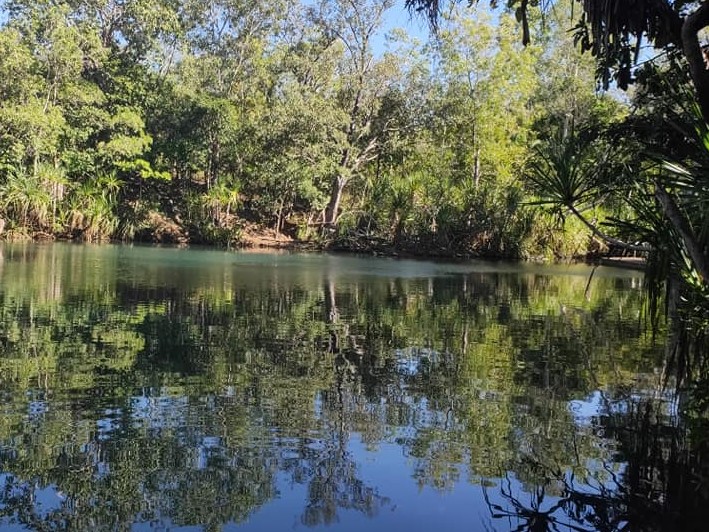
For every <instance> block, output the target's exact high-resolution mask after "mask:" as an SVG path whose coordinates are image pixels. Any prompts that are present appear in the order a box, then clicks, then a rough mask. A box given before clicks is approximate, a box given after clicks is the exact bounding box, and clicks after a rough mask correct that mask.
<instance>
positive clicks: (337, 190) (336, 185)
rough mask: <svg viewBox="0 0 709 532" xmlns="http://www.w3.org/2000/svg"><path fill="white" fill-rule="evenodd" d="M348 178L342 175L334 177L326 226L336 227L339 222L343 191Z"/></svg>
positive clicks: (326, 214) (326, 211) (326, 210)
mask: <svg viewBox="0 0 709 532" xmlns="http://www.w3.org/2000/svg"><path fill="white" fill-rule="evenodd" d="M346 184H347V180H346V179H345V178H344V177H342V176H339V175H338V176H335V177H333V178H332V191H331V192H330V201H329V202H328V204H327V208H326V209H325V220H324V222H325V226H326V227H334V226H335V225H336V224H337V216H338V214H339V211H340V202H341V201H342V192H343V191H344V190H345V185H346Z"/></svg>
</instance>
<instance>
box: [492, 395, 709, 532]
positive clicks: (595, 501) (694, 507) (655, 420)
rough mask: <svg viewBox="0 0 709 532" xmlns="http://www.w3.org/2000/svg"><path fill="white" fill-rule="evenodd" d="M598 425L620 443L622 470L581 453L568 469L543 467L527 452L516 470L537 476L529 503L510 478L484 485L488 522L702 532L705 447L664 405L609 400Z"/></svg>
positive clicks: (707, 517) (707, 479) (708, 476)
mask: <svg viewBox="0 0 709 532" xmlns="http://www.w3.org/2000/svg"><path fill="white" fill-rule="evenodd" d="M596 421H597V423H598V424H597V426H596V430H598V431H599V432H603V434H604V437H605V438H608V439H609V441H617V442H618V448H617V453H618V454H617V455H616V456H615V460H617V461H619V462H621V463H623V464H624V465H623V467H622V468H618V467H614V466H612V465H611V464H610V463H604V462H589V461H588V460H583V459H582V458H585V456H584V455H582V454H581V455H579V457H578V459H579V462H577V463H576V464H575V467H572V468H568V467H565V466H564V465H563V464H558V463H557V464H554V463H550V462H546V463H545V462H544V461H543V459H540V458H539V457H538V456H540V455H538V454H537V453H536V452H534V451H533V452H532V453H531V454H530V455H527V456H525V457H524V460H523V462H525V463H524V464H519V465H518V466H517V467H516V468H515V470H516V471H518V472H519V471H522V470H525V469H527V470H530V469H531V470H533V471H534V472H535V474H534V475H535V476H536V477H537V480H536V483H533V485H531V486H530V485H528V487H527V489H526V492H527V493H528V494H529V497H528V499H524V500H523V498H522V497H520V496H519V494H518V491H519V487H518V488H517V489H516V490H515V488H514V486H515V485H517V486H521V485H520V484H519V482H518V481H517V480H516V479H515V482H512V481H510V479H509V478H505V479H503V480H502V481H501V482H499V484H497V486H496V488H490V487H485V488H483V490H484V495H485V500H486V502H487V503H488V506H489V508H490V515H491V517H492V518H493V519H504V520H505V521H506V522H510V520H512V521H511V522H514V523H515V524H516V525H517V528H516V529H517V530H545V531H546V530H569V529H570V530H584V531H592V530H601V531H616V530H648V531H654V530H657V531H659V530H690V531H691V530H696V531H699V530H706V523H707V522H709V471H708V468H707V452H706V451H707V449H706V446H705V445H703V444H701V443H700V444H699V445H697V441H692V439H691V438H689V437H688V433H687V431H686V430H685V427H681V426H678V424H677V421H678V417H677V414H676V412H675V413H671V414H670V413H668V410H667V403H666V402H665V401H660V400H657V399H653V398H651V397H650V398H643V399H641V400H638V398H634V399H630V398H627V397H626V398H622V399H616V400H613V401H607V402H606V408H605V409H604V410H603V412H601V413H600V415H599V416H598V418H597V420H596ZM541 455H543V453H542V454H541ZM550 488H551V489H550ZM491 492H494V495H495V497H496V500H492V499H491V497H490V493H491Z"/></svg>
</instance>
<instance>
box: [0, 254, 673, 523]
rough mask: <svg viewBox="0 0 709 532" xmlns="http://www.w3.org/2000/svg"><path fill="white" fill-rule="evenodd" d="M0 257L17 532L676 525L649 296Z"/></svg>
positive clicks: (401, 269) (293, 264)
mask: <svg viewBox="0 0 709 532" xmlns="http://www.w3.org/2000/svg"><path fill="white" fill-rule="evenodd" d="M0 251H1V253H2V261H0V346H1V351H0V409H2V411H1V412H0V528H2V529H8V530H11V529H18V530H19V529H26V528H34V529H53V530H54V529H65V528H70V529H72V530H101V529H105V530H117V529H133V530H148V529H159V530H165V529H170V530H204V529H207V530H219V529H224V530H230V529H239V530H264V531H278V530H293V529H295V530H305V529H311V528H323V527H327V529H328V530H333V531H344V530H365V529H366V530H372V531H377V530H387V531H389V530H408V531H415V530H422V531H423V530H436V529H439V530H446V531H457V530H466V531H471V530H510V529H520V530H526V529H535V530H547V529H554V527H557V528H558V529H560V530H566V529H569V528H565V527H567V526H571V527H573V528H570V529H572V530H595V529H605V530H614V529H620V528H622V527H623V526H626V525H628V523H629V522H632V521H633V519H642V518H644V517H647V508H656V507H657V504H660V506H662V504H663V502H662V501H663V497H664V496H665V495H666V494H663V489H665V488H667V486H665V485H664V484H662V482H659V484H658V482H654V481H653V479H652V478H651V479H650V481H649V482H650V485H649V487H648V486H645V484H642V483H640V482H636V483H634V475H635V476H637V475H636V472H637V471H639V470H640V469H642V464H643V462H642V460H643V459H644V458H642V457H641V458H638V457H637V456H636V454H637V453H638V445H637V438H636V437H635V436H633V435H638V434H645V433H647V426H644V425H642V423H643V420H644V419H645V418H646V417H647V416H645V412H646V409H648V408H652V418H653V419H654V420H658V419H662V420H669V421H668V425H669V426H672V424H673V423H675V422H676V417H677V416H676V415H675V413H674V410H675V401H674V400H673V398H672V396H671V395H669V394H667V393H665V392H662V390H661V388H660V387H658V382H659V372H660V369H659V368H660V367H661V351H662V349H661V346H662V339H661V338H658V337H653V335H652V334H650V333H649V332H648V330H647V323H646V320H645V319H644V317H643V314H642V304H641V303H642V295H643V293H642V277H641V275H640V274H639V273H637V272H631V271H623V270H615V269H607V268H598V269H595V270H593V269H591V268H589V267H585V266H555V267H539V266H532V265H510V264H496V263H483V262H465V263H454V264H451V263H434V262H423V261H407V260H392V259H380V258H357V257H349V256H336V255H325V254H273V253H270V254H269V253H261V254H260V253H233V252H221V251H210V250H186V249H158V248H149V247H127V246H79V245H69V244H52V245H33V244H23V245H9V244H4V245H2V246H1V247H0ZM638 405H642V406H638ZM648 405H652V407H650V406H648ZM628 435H630V436H628ZM660 450H661V449H660ZM638 464H640V465H638ZM646 476H647V475H646ZM643 486H645V487H643ZM638 497H642V498H644V499H643V500H645V501H646V504H645V506H644V507H643V509H642V513H644V514H645V515H644V516H640V517H638V514H639V512H638V511H637V510H636V509H634V508H633V506H632V504H630V503H629V502H628V501H629V500H631V499H633V500H634V499H637V498H638ZM658 501H660V502H659V503H658ZM664 510H666V508H665V509H663V508H660V511H661V512H663V513H666V512H665V511H664ZM535 527H537V528H535Z"/></svg>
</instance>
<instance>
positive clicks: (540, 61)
mask: <svg viewBox="0 0 709 532" xmlns="http://www.w3.org/2000/svg"><path fill="white" fill-rule="evenodd" d="M392 7H395V8H396V9H397V10H398V12H399V13H404V14H405V16H407V17H408V14H406V12H405V11H402V8H403V4H402V5H397V6H393V2H392V1H390V0H383V1H382V0H337V1H325V2H320V3H317V2H298V1H297V0H268V1H266V2H243V1H241V0H217V1H211V2H190V1H187V0H162V1H160V2H152V1H151V2H148V1H146V0H126V1H118V0H85V1H84V0H72V1H62V2H43V1H39V0H21V1H11V2H6V3H5V5H4V13H5V17H4V24H3V27H2V29H1V30H0V130H1V131H2V135H1V136H0V200H1V201H0V203H1V204H2V210H1V211H0V217H2V219H3V222H4V230H3V236H4V237H5V238H8V239H17V238H28V237H35V238H37V237H39V238H42V237H44V238H71V239H80V240H85V241H99V240H107V239H118V240H143V241H152V242H178V243H185V242H190V243H205V244H217V245H239V244H240V243H241V244H244V243H248V237H249V235H250V234H252V233H253V232H257V233H259V232H260V233H261V234H263V233H264V232H265V233H266V234H270V235H271V236H274V237H277V236H278V235H284V238H285V237H289V238H294V239H299V240H304V241H309V242H313V243H317V244H318V245H324V246H334V247H339V248H345V249H355V250H375V251H376V250H387V249H389V250H392V249H395V250H401V251H408V252H424V253H427V254H439V255H486V256H510V257H541V256H546V257H554V256H556V257H569V256H579V255H583V254H586V253H587V252H588V251H591V250H594V249H597V248H598V247H599V246H602V245H603V244H604V243H606V244H607V241H605V240H604V238H602V237H601V236H599V235H596V236H592V233H591V232H590V231H589V230H587V229H586V228H584V226H583V221H580V220H578V219H576V217H573V216H571V217H568V216H566V214H565V213H564V212H562V211H561V210H560V209H558V208H556V207H553V206H552V207H551V208H550V207H540V206H538V204H540V203H544V201H545V198H544V197H543V195H540V190H539V187H538V186H537V185H536V184H535V183H536V181H535V169H537V170H539V165H540V164H541V165H544V164H547V163H548V161H547V159H545V158H544V157H540V154H548V153H549V152H550V150H551V151H554V150H558V148H559V146H562V147H563V148H564V149H567V151H568V148H569V146H573V147H574V149H575V148H577V147H578V144H579V143H583V144H584V150H582V151H581V152H579V153H581V155H580V156H579V157H578V160H577V161H576V162H575V164H578V166H579V168H578V169H577V170H578V173H580V174H583V173H584V172H588V171H590V170H594V171H595V170H598V169H599V168H603V169H605V168H606V167H607V166H609V165H608V164H606V163H607V162H608V161H610V160H612V161H613V162H614V163H616V162H617V161H618V157H615V155H616V152H617V143H616V142H614V139H613V138H612V136H609V134H608V133H607V132H608V131H609V130H610V129H612V128H613V127H620V125H622V124H623V123H624V121H627V120H628V119H629V118H628V117H630V116H632V115H633V113H632V111H633V105H632V103H633V102H632V101H631V99H629V98H628V97H627V96H625V95H624V96H622V97H619V96H618V95H617V94H615V95H614V94H608V93H606V92H600V91H598V88H599V87H598V84H597V83H596V79H595V68H596V67H595V63H594V58H593V57H592V56H591V55H590V54H581V52H579V51H578V50H576V49H575V48H574V46H573V38H574V36H573V34H572V33H570V32H569V31H568V29H569V28H570V27H571V26H572V24H573V22H574V18H573V16H574V15H573V13H572V11H571V10H570V9H568V8H567V6H562V5H559V6H558V8H557V9H555V10H554V11H553V12H549V13H547V14H545V16H544V17H536V19H535V20H532V21H531V26H532V30H531V31H533V32H534V37H535V38H534V39H533V41H532V44H531V45H527V46H525V45H524V44H523V42H522V39H521V38H520V28H519V24H518V23H517V21H516V20H515V16H514V14H513V13H507V12H504V11H499V10H491V9H489V8H487V6H482V5H481V6H478V7H477V8H474V9H472V10H471V9H470V8H465V7H462V6H451V8H450V9H448V10H447V11H446V12H445V13H444V14H443V15H442V18H441V19H440V21H439V24H438V31H437V32H435V33H431V34H430V37H429V32H428V31H427V30H426V31H423V32H420V33H421V34H422V35H425V36H426V37H425V39H416V38H413V37H409V36H407V34H406V32H405V31H403V30H389V31H386V32H385V29H386V28H388V27H390V26H391V18H390V17H391V15H390V14H389V10H391V9H392ZM414 16H415V15H414ZM403 22H405V21H402V23H403ZM640 92H641V91H638V93H637V94H636V95H635V96H633V98H640V97H642V96H641V95H640ZM647 92H648V91H645V93H643V94H644V95H647V94H646V93H647ZM649 92H650V93H651V92H652V91H651V90H649ZM604 135H605V136H604ZM623 164H624V165H625V166H627V165H628V164H629V163H628V161H625V160H623ZM616 166H617V165H616ZM608 169H609V170H610V168H608ZM581 177H582V176H581ZM584 209H585V216H586V218H587V219H588V220H594V221H597V222H600V221H602V220H605V219H606V218H607V217H608V216H612V217H617V218H620V217H623V215H626V214H627V212H626V211H627V209H628V207H627V205H625V204H622V203H619V202H618V201H614V200H613V199H612V198H611V196H609V195H605V196H603V195H597V196H596V197H594V199H593V201H590V202H588V204H587V205H585V206H584ZM613 231H617V230H616V229H611V232H613Z"/></svg>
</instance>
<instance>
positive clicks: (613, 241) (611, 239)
mask: <svg viewBox="0 0 709 532" xmlns="http://www.w3.org/2000/svg"><path fill="white" fill-rule="evenodd" d="M567 207H568V208H569V210H570V211H571V212H572V213H573V214H574V216H576V218H578V219H579V220H581V222H583V224H584V225H585V226H586V227H588V228H589V229H590V230H591V232H592V233H593V234H594V235H596V236H597V237H598V238H600V239H602V240H605V241H606V242H607V243H609V244H612V245H614V246H617V247H619V248H623V249H627V250H628V251H652V246H648V245H645V244H639V245H638V244H630V243H628V242H623V241H622V240H619V239H617V238H614V237H612V236H610V235H607V234H605V233H603V232H601V230H600V229H598V227H596V226H595V225H593V224H592V223H591V222H589V221H588V220H587V219H586V217H585V216H584V215H583V214H581V213H580V212H579V211H578V209H576V207H574V206H573V205H567Z"/></svg>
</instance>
